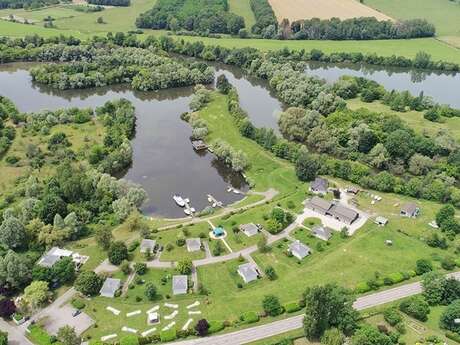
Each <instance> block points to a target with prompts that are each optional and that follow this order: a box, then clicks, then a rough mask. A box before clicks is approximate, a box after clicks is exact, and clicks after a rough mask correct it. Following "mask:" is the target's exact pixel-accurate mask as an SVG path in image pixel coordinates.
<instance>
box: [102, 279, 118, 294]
mask: <svg viewBox="0 0 460 345" xmlns="http://www.w3.org/2000/svg"><path fill="white" fill-rule="evenodd" d="M120 287H121V280H120V279H115V278H107V279H106V280H105V282H104V284H103V285H102V288H101V291H100V292H99V293H100V295H101V296H103V297H109V298H114V297H115V293H116V292H117V291H118V289H119V288H120Z"/></svg>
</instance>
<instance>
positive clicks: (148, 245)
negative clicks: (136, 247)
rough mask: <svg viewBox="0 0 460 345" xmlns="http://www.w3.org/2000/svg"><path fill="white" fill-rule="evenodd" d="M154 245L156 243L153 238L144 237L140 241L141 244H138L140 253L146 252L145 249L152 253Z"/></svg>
mask: <svg viewBox="0 0 460 345" xmlns="http://www.w3.org/2000/svg"><path fill="white" fill-rule="evenodd" d="M155 245H156V241H155V240H149V239H147V238H144V239H143V240H142V241H141V246H140V250H141V253H146V252H147V251H149V252H150V253H153V250H154V249H155Z"/></svg>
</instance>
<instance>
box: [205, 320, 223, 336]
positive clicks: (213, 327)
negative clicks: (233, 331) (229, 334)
mask: <svg viewBox="0 0 460 345" xmlns="http://www.w3.org/2000/svg"><path fill="white" fill-rule="evenodd" d="M224 328H225V325H224V323H223V321H209V329H208V334H212V333H217V332H220V331H221V330H223V329H224Z"/></svg>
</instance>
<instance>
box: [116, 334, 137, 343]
mask: <svg viewBox="0 0 460 345" xmlns="http://www.w3.org/2000/svg"><path fill="white" fill-rule="evenodd" d="M120 345H139V339H138V338H137V336H135V335H125V336H124V337H123V338H121V339H120Z"/></svg>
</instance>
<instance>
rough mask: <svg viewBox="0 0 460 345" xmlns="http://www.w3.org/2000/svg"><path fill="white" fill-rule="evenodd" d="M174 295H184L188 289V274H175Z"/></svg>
mask: <svg viewBox="0 0 460 345" xmlns="http://www.w3.org/2000/svg"><path fill="white" fill-rule="evenodd" d="M172 289H173V295H183V294H186V293H187V291H188V278H187V276H186V275H180V276H173V279H172Z"/></svg>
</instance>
